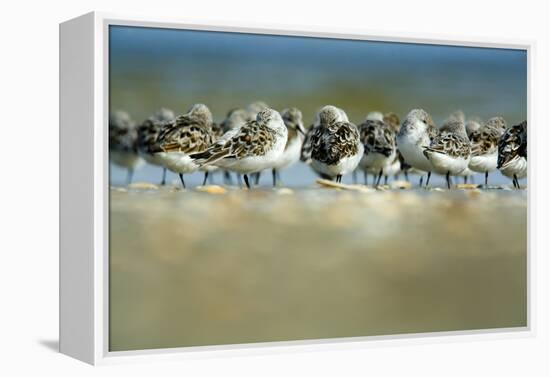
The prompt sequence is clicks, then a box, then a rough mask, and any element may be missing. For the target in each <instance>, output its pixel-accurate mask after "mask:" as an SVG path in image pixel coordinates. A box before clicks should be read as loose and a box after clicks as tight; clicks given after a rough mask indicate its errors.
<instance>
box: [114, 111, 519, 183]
mask: <svg viewBox="0 0 550 377" xmlns="http://www.w3.org/2000/svg"><path fill="white" fill-rule="evenodd" d="M109 149H110V158H111V160H112V161H113V162H114V163H115V164H117V165H120V166H122V167H125V168H127V169H128V172H129V174H128V181H129V182H131V179H132V174H133V171H134V170H135V169H136V168H137V167H138V166H140V165H141V164H142V163H143V161H144V160H145V161H147V162H149V163H151V164H154V165H158V166H160V167H162V168H163V178H162V184H164V183H165V181H166V169H168V170H170V171H172V172H175V173H177V174H179V177H180V180H181V183H182V185H183V187H185V181H184V174H188V173H193V172H196V171H203V172H204V173H205V175H204V182H203V185H204V184H205V183H206V181H207V179H208V175H209V173H211V172H213V171H216V170H222V171H223V172H224V174H225V177H226V179H230V175H229V172H230V171H232V172H236V173H238V174H239V177H240V175H241V174H242V175H243V177H244V181H245V183H246V186H247V187H248V188H250V180H249V175H255V177H256V183H257V180H258V179H259V174H260V173H261V172H262V171H264V170H271V171H272V175H273V184H274V185H276V184H277V180H278V179H280V178H279V171H280V170H281V169H284V168H286V167H288V166H290V165H292V164H294V163H296V162H298V161H299V160H301V161H303V162H304V163H306V164H308V165H309V166H311V168H312V169H313V170H314V171H315V172H317V174H318V175H319V176H321V177H322V178H325V179H331V180H332V179H335V180H336V181H337V182H341V180H342V176H343V175H345V174H349V173H352V174H353V175H354V181H355V182H356V180H357V177H356V174H357V170H361V171H363V173H364V177H365V184H366V183H367V178H368V174H373V175H374V177H375V179H374V185H375V186H378V185H379V184H380V180H381V177H382V176H384V177H385V179H386V180H387V177H388V176H395V175H397V174H399V173H400V172H403V173H404V174H405V176H406V177H407V179H408V173H416V174H419V175H420V176H421V178H420V179H421V180H420V186H422V185H423V181H422V180H423V177H424V176H427V179H426V186H428V184H429V180H430V177H431V174H432V172H433V173H436V174H441V175H444V176H445V178H446V181H447V186H448V188H449V189H450V188H451V177H452V176H461V177H464V182H466V181H467V179H468V177H469V176H471V175H473V174H474V173H483V174H484V175H485V185H486V186H487V184H488V175H489V173H491V172H493V171H495V170H497V169H498V170H500V171H501V172H502V174H504V175H505V176H507V177H509V178H511V179H512V182H513V185H514V187H516V188H519V187H520V186H519V179H522V178H524V177H526V175H527V122H526V121H524V122H522V123H520V124H518V125H514V126H512V127H507V124H506V121H505V120H504V119H503V118H502V117H493V118H491V119H489V120H488V121H486V122H484V123H483V124H482V122H481V121H479V120H469V121H467V122H466V121H465V117H464V114H463V113H462V112H461V111H458V112H455V113H453V114H451V116H449V118H448V119H447V120H446V121H445V122H444V123H443V124H442V126H441V127H440V128H437V127H436V126H435V124H434V122H433V120H432V117H431V116H430V114H428V113H427V112H426V111H425V110H422V109H413V110H411V111H410V112H409V113H408V114H407V116H406V118H405V120H404V121H403V122H401V121H400V119H399V117H398V116H397V115H396V114H394V113H387V114H382V113H380V112H371V113H369V114H368V115H367V117H366V119H365V121H364V122H363V123H361V124H359V125H358V126H357V125H355V124H353V123H351V122H350V121H349V119H348V116H347V114H346V113H345V111H344V110H342V109H340V108H338V107H336V106H332V105H327V106H324V107H322V108H321V109H320V110H319V111H318V112H317V113H316V114H315V119H314V122H313V124H312V125H311V127H310V128H309V129H308V130H306V129H305V128H304V125H303V117H302V113H301V111H300V110H299V109H297V108H294V107H292V108H288V109H284V110H283V111H281V112H280V113H279V112H278V111H276V110H273V109H270V108H269V107H268V106H267V105H266V104H265V103H263V102H254V103H252V104H250V105H249V106H248V107H247V108H244V109H243V108H238V109H233V110H231V111H230V112H229V113H228V114H227V116H226V119H225V120H224V121H223V122H222V123H220V124H217V123H215V122H214V121H213V117H212V113H211V111H210V110H209V108H208V107H207V106H206V105H204V104H195V105H193V106H192V107H191V108H190V109H189V111H188V112H187V113H185V114H182V115H179V116H175V114H174V112H173V111H171V110H168V109H164V108H163V109H160V110H159V111H158V112H156V113H155V114H153V115H151V116H150V117H149V118H148V119H146V120H145V121H143V122H142V123H141V124H139V125H136V123H135V122H134V121H133V120H132V119H131V117H130V116H129V114H128V113H126V112H124V111H115V112H113V113H112V114H111V115H110V119H109Z"/></svg>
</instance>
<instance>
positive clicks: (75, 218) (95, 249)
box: [60, 12, 536, 364]
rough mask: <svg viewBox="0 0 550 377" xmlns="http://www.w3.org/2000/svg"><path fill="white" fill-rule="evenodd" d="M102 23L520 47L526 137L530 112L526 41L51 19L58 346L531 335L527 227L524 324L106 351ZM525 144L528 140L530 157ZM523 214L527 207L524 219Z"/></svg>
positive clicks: (195, 353)
mask: <svg viewBox="0 0 550 377" xmlns="http://www.w3.org/2000/svg"><path fill="white" fill-rule="evenodd" d="M110 25H128V26H143V27H155V28H173V29H186V30H209V31H224V32H249V33H256V34H275V35H292V36H312V37H321V38H322V37H330V38H342V39H358V40H374V41H391V42H407V43H420V44H440V45H457V46H472V47H491V48H513V49H522V50H525V51H526V52H527V62H528V88H527V93H528V104H527V106H528V107H527V108H528V124H529V134H530V137H531V138H536V130H535V129H534V127H533V125H532V122H531V119H530V118H531V114H533V109H532V101H531V96H532V85H531V83H532V80H533V76H532V72H533V66H532V65H533V58H532V57H533V54H534V49H535V43H534V42H533V41H518V40H498V41H495V40H493V39H491V40H488V39H484V38H475V39H473V38H468V39H463V38H461V37H460V36H456V37H455V36H445V37H441V36H439V35H435V34H434V35H420V34H416V33H412V32H411V33H406V34H403V33H391V34H387V33H378V32H374V31H364V30H346V29H330V30H327V29H325V28H319V27H311V26H299V27H297V26H288V25H257V24H254V23H252V22H250V23H248V22H247V23H246V24H242V23H235V22H219V23H212V22H200V21H193V20H182V21H179V20H171V19H159V18H146V17H134V16H128V15H118V14H109V13H98V12H92V13H88V14H86V15H83V16H80V17H78V18H75V19H72V20H69V21H66V22H64V23H62V24H60V352H62V353H64V354H67V355H69V356H72V357H74V358H76V359H79V360H82V361H84V362H87V363H90V364H111V363H119V362H134V361H151V360H168V359H185V358H202V357H222V356H228V355H243V354H244V355H251V354H264V353H274V352H276V353H287V352H295V351H297V350H302V351H306V350H307V351H311V350H323V349H327V348H328V349H349V348H355V347H371V346H382V345H394V344H410V343H422V342H434V341H437V342H448V341H471V340H478V339H487V338H491V339H495V338H511V337H526V336H533V335H534V332H535V330H534V325H535V324H534V318H533V314H532V313H533V312H534V311H533V307H534V302H533V297H534V295H533V292H532V288H533V281H534V276H533V272H534V269H533V268H532V267H533V263H534V250H533V249H532V246H531V242H530V240H531V239H532V237H531V235H530V234H528V253H527V255H528V260H527V265H528V284H527V286H528V299H527V326H526V327H523V328H510V329H506V328H504V329H496V330H475V331H453V332H444V333H421V334H407V335H390V336H371V337H356V338H341V339H319V340H307V341H289V342H270V343H255V344H239V345H226V346H201V347H186V348H171V349H155V350H140V351H124V352H109V350H108V344H109V342H108V334H109V331H108V326H109V323H108V284H109V279H108V277H109V276H108V229H109V218H108V197H109V196H108V190H109V177H108V171H109V168H108V132H107V130H108V127H107V124H108V103H109V102H108V101H109V93H108V43H109V39H108V28H109V26H110ZM533 145H534V144H533V143H531V144H530V149H531V151H530V152H529V153H530V154H531V155H533V154H532V148H533ZM532 169H533V166H532V165H531V166H529V180H530V185H529V193H528V203H529V204H530V203H532V198H533V195H534V193H533V190H532V187H534V186H536V184H534V177H535V175H534V174H531V173H532ZM532 215H533V213H532V207H531V205H529V207H528V217H529V219H531V218H532ZM528 223H531V222H530V221H528ZM456 335H460V336H456Z"/></svg>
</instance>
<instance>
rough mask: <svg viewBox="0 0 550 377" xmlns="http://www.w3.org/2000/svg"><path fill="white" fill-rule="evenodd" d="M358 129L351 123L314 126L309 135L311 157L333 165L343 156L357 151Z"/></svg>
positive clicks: (353, 154)
mask: <svg viewBox="0 0 550 377" xmlns="http://www.w3.org/2000/svg"><path fill="white" fill-rule="evenodd" d="M358 141H359V131H358V130H357V127H356V126H355V125H354V124H353V123H349V122H336V123H333V124H331V125H329V126H325V127H316V128H315V130H314V131H313V134H312V135H311V146H312V151H311V157H312V158H313V159H315V160H317V161H319V162H322V163H325V164H327V165H335V164H337V163H338V162H339V161H340V160H342V159H343V158H345V157H351V156H355V155H356V154H357V153H358V148H357V143H358Z"/></svg>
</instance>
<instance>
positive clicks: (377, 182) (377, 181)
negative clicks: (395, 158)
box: [375, 169, 383, 187]
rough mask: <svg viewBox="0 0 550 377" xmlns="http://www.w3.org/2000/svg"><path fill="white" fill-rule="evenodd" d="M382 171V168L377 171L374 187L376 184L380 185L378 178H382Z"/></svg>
mask: <svg viewBox="0 0 550 377" xmlns="http://www.w3.org/2000/svg"><path fill="white" fill-rule="evenodd" d="M382 172H383V169H380V172H379V173H378V178H377V179H376V185H375V187H378V185H380V179H381V178H382Z"/></svg>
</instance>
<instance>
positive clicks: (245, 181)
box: [244, 174, 250, 189]
mask: <svg viewBox="0 0 550 377" xmlns="http://www.w3.org/2000/svg"><path fill="white" fill-rule="evenodd" d="M244 183H246V187H247V188H248V189H250V183H248V175H246V174H244Z"/></svg>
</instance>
